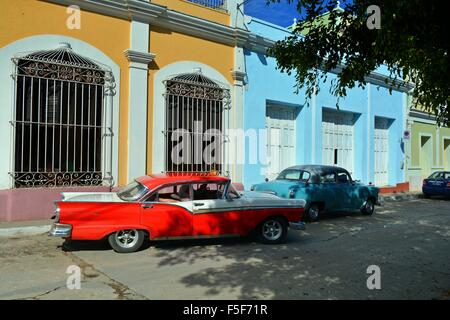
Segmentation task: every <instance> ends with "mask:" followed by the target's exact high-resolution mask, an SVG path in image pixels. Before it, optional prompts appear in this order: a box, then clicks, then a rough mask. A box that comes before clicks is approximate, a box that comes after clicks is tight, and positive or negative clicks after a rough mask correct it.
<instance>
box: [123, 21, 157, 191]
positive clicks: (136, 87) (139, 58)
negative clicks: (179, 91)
mask: <svg viewBox="0 0 450 320" xmlns="http://www.w3.org/2000/svg"><path fill="white" fill-rule="evenodd" d="M149 41H150V28H149V26H148V24H146V23H142V22H137V21H132V22H131V26H130V45H131V48H130V49H127V50H125V52H124V54H125V56H126V57H127V59H128V61H129V62H130V64H129V68H128V72H129V86H128V146H127V155H128V161H127V162H128V163H127V177H126V181H127V182H130V181H132V180H133V179H135V178H137V177H140V176H143V175H145V174H146V172H147V136H148V132H147V113H148V105H147V103H148V64H149V63H150V61H152V60H153V58H154V57H155V55H154V54H151V53H148V52H147V51H148V48H149Z"/></svg>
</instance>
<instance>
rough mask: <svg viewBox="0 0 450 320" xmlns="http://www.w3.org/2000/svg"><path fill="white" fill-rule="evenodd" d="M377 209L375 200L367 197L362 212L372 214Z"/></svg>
mask: <svg viewBox="0 0 450 320" xmlns="http://www.w3.org/2000/svg"><path fill="white" fill-rule="evenodd" d="M374 211H375V202H374V201H373V199H367V201H366V203H365V204H364V206H363V208H362V209H361V212H362V214H365V215H371V214H373V212H374Z"/></svg>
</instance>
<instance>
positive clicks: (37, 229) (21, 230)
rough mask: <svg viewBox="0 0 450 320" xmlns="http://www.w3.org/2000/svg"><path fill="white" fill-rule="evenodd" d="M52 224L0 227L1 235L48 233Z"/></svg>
mask: <svg viewBox="0 0 450 320" xmlns="http://www.w3.org/2000/svg"><path fill="white" fill-rule="evenodd" d="M50 228H51V225H44V226H29V227H14V228H0V237H15V236H23V235H26V236H32V235H38V234H43V233H47V232H48V231H50Z"/></svg>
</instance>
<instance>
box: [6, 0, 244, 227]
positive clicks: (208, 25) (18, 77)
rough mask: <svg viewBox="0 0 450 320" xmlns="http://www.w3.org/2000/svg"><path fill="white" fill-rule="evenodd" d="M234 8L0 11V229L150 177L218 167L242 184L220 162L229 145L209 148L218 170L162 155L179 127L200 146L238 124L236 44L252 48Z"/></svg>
mask: <svg viewBox="0 0 450 320" xmlns="http://www.w3.org/2000/svg"><path fill="white" fill-rule="evenodd" d="M240 3H241V1H238V0H228V1H202V2H200V1H196V0H189V1H188V0H186V1H185V0H152V1H149V0H127V1H125V0H113V1H108V2H107V3H106V2H105V1H100V0H90V1H69V0H48V1H38V0H20V1H16V2H14V4H13V3H11V4H7V5H4V6H3V9H2V13H1V19H0V30H1V31H0V35H1V36H0V66H1V68H0V70H2V72H1V75H0V77H2V83H3V85H2V86H1V89H0V91H1V94H0V101H1V104H2V108H1V110H0V113H1V114H0V137H1V138H0V149H1V150H2V157H1V158H0V208H1V209H0V220H23V219H39V218H48V217H49V216H50V215H51V214H52V211H53V201H55V200H57V199H58V198H59V194H60V193H61V192H62V191H67V190H68V189H70V190H71V191H75V190H109V189H111V188H114V187H117V186H121V185H124V184H126V183H128V182H130V181H131V180H132V179H133V178H135V177H137V176H140V175H144V174H146V173H151V172H170V171H208V170H216V171H218V172H220V173H221V174H226V175H229V176H231V177H233V178H234V179H235V180H236V181H240V180H241V179H242V167H238V166H236V165H230V164H229V163H228V162H226V161H227V157H228V155H229V154H230V152H232V151H233V148H237V146H236V145H232V143H223V144H221V145H220V150H217V151H215V154H214V155H215V157H216V158H221V161H216V162H217V164H215V163H214V162H212V164H211V161H209V162H208V161H206V160H205V159H204V158H202V157H200V159H199V160H198V161H193V159H192V158H193V156H194V155H192V154H188V155H187V157H188V160H187V161H184V162H182V163H181V164H179V163H174V161H173V160H172V157H171V155H172V154H177V151H178V149H177V143H178V140H177V139H178V138H179V137H178V136H177V135H178V134H179V132H178V131H177V130H178V129H181V130H182V133H183V134H186V136H187V137H188V138H189V139H190V141H192V142H190V144H194V143H196V142H197V141H198V143H199V144H200V146H202V147H204V146H205V145H207V143H208V142H211V139H214V138H211V137H210V136H208V135H207V134H206V132H207V131H208V130H217V131H220V132H221V134H222V135H218V136H217V137H216V139H222V140H226V136H225V135H226V133H227V130H229V129H232V128H239V127H242V118H243V117H242V110H243V107H242V105H243V101H242V97H243V86H242V83H243V79H244V77H245V74H244V72H243V69H244V55H243V47H244V46H246V45H249V44H250V43H251V42H252V41H253V40H252V38H251V34H250V32H248V31H247V30H245V29H244V28H243V15H242V14H239V6H240ZM78 9H80V10H81V11H79V10H78ZM199 110H200V111H199ZM197 124H198V125H197ZM194 137H195V139H194ZM197 138H198V139H197ZM208 139H209V140H208Z"/></svg>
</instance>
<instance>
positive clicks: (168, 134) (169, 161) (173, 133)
mask: <svg viewBox="0 0 450 320" xmlns="http://www.w3.org/2000/svg"><path fill="white" fill-rule="evenodd" d="M165 84H166V94H165V98H166V113H165V114H166V120H165V131H164V134H165V139H166V141H165V156H166V163H165V168H166V172H209V171H212V170H214V171H217V172H218V173H221V174H224V168H223V162H224V142H225V140H226V135H225V130H226V119H227V114H226V112H227V111H228V109H229V105H230V92H229V90H228V89H226V88H224V87H223V86H222V85H220V84H218V83H216V82H214V81H212V80H211V79H209V78H207V77H205V76H203V75H202V74H201V72H200V71H197V72H195V73H188V74H181V75H178V76H175V77H173V78H171V79H170V80H168V81H166V83H165ZM180 132H181V133H183V132H184V133H185V135H182V134H180ZM212 145H215V147H214V148H213V147H211V146H212ZM208 146H209V147H210V149H208ZM175 158H182V160H181V161H180V160H179V159H175Z"/></svg>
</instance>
